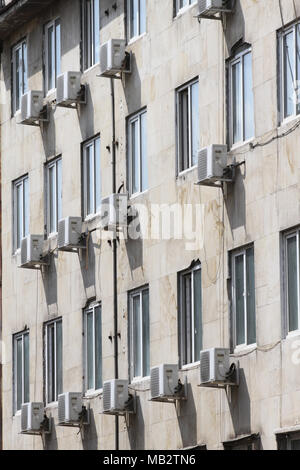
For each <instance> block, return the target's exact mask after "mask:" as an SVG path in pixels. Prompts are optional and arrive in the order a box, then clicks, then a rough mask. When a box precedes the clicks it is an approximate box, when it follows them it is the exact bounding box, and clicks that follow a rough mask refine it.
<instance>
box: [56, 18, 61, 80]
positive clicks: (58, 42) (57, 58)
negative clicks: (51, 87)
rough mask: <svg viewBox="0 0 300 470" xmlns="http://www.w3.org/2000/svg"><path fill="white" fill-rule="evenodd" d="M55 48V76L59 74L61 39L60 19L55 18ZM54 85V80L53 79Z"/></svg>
mask: <svg viewBox="0 0 300 470" xmlns="http://www.w3.org/2000/svg"><path fill="white" fill-rule="evenodd" d="M55 41H56V44H55V50H56V77H55V78H57V77H58V75H60V72H61V66H60V64H61V39H60V20H56V22H55ZM55 86H56V80H55Z"/></svg>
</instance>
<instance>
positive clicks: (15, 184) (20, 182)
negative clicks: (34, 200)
mask: <svg viewBox="0 0 300 470" xmlns="http://www.w3.org/2000/svg"><path fill="white" fill-rule="evenodd" d="M25 181H27V184H28V201H27V204H26V200H25V196H26V192H25V191H24V183H25ZM19 186H21V187H22V200H23V208H22V213H23V220H22V236H21V238H20V242H21V241H22V238H24V237H26V235H28V233H29V214H30V210H29V177H28V175H25V176H22V178H19V179H17V180H16V181H14V182H13V252H16V251H17V250H19V249H20V248H21V243H20V246H18V197H17V189H18V187H19ZM26 207H27V211H28V231H26V224H25V221H26V215H25V212H26Z"/></svg>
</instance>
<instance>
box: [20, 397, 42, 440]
mask: <svg viewBox="0 0 300 470" xmlns="http://www.w3.org/2000/svg"><path fill="white" fill-rule="evenodd" d="M43 421H44V404H43V403H32V402H31V403H23V405H22V408H21V433H24V434H26V433H28V434H34V433H39V432H40V431H41V424H42V423H43Z"/></svg>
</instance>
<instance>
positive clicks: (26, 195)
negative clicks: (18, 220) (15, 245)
mask: <svg viewBox="0 0 300 470" xmlns="http://www.w3.org/2000/svg"><path fill="white" fill-rule="evenodd" d="M23 187H24V237H25V236H26V235H28V233H29V182H28V178H25V179H24V182H23Z"/></svg>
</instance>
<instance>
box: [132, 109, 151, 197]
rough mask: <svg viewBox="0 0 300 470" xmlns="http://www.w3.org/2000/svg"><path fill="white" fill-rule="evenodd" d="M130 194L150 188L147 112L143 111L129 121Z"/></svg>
mask: <svg viewBox="0 0 300 470" xmlns="http://www.w3.org/2000/svg"><path fill="white" fill-rule="evenodd" d="M128 150H129V162H128V163H129V188H130V194H136V193H141V192H142V191H145V190H146V189H148V161H147V113H146V111H142V112H140V113H138V114H136V115H134V116H133V117H131V118H130V119H129V121H128Z"/></svg>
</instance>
